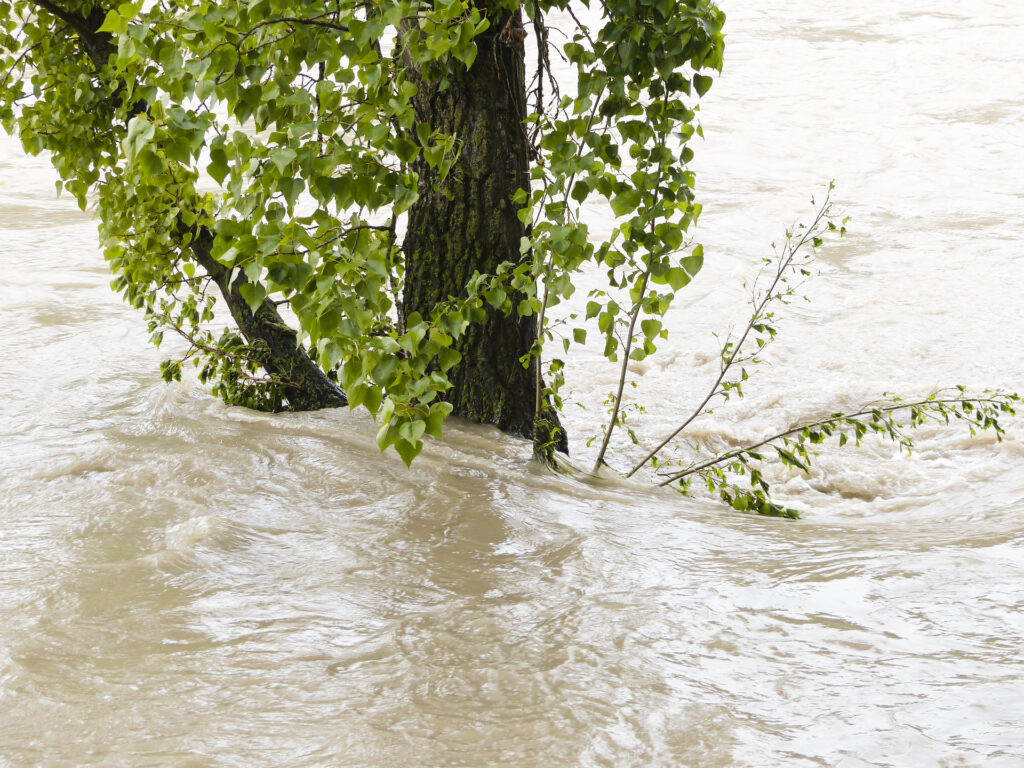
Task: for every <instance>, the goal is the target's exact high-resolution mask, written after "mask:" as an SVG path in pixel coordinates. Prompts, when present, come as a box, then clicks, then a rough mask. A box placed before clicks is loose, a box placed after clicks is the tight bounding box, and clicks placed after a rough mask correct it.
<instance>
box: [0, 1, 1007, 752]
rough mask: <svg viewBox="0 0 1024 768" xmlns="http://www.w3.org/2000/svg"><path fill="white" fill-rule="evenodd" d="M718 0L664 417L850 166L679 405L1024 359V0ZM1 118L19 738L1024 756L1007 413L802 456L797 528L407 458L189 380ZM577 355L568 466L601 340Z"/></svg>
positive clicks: (369, 430)
mask: <svg viewBox="0 0 1024 768" xmlns="http://www.w3.org/2000/svg"><path fill="white" fill-rule="evenodd" d="M724 7H725V10H726V11H727V12H728V13H729V26H728V33H729V48H728V55H727V71H726V75H725V76H724V77H723V78H722V79H721V80H720V81H719V82H718V83H717V84H716V86H715V88H714V89H712V92H711V94H710V95H709V97H708V98H707V99H706V101H705V105H704V108H703V112H702V114H703V116H704V117H703V119H704V125H705V130H706V133H707V141H706V142H705V143H703V144H701V145H699V146H698V147H697V151H698V159H697V166H698V171H699V177H698V179H699V183H700V188H701V195H702V199H703V201H704V202H705V204H706V207H705V216H704V219H703V221H702V227H701V237H702V239H703V241H704V242H705V243H706V247H707V253H708V265H707V267H706V268H705V271H704V273H703V274H702V275H701V278H700V280H698V281H697V282H696V283H695V284H694V285H692V286H690V287H689V288H688V289H687V298H689V299H690V300H691V305H690V306H689V307H682V306H681V307H680V309H679V311H678V312H677V313H676V314H675V315H674V317H673V323H672V325H673V327H674V328H676V329H678V330H677V333H676V335H675V337H674V340H673V342H672V344H671V346H670V348H669V349H667V350H666V352H665V354H664V355H663V356H661V357H660V358H659V357H656V358H654V359H653V361H652V362H651V363H650V365H648V366H647V367H645V368H644V369H643V370H638V371H637V372H638V374H640V388H639V393H640V397H641V398H642V399H643V400H644V401H645V402H646V403H647V404H648V405H649V406H650V411H649V413H648V415H647V416H646V417H645V421H644V422H642V430H641V435H646V436H647V437H648V438H649V439H652V440H653V438H654V437H655V436H656V435H658V436H660V435H661V433H663V432H664V431H665V430H666V429H670V428H671V426H672V425H673V422H675V421H676V420H677V418H678V415H679V414H680V413H681V412H683V411H684V410H685V409H686V407H687V406H688V405H689V406H690V407H692V405H693V403H694V401H695V399H697V398H699V396H700V395H701V394H702V393H703V390H704V389H705V388H706V387H707V386H708V376H709V374H711V373H712V372H713V371H714V366H715V361H714V340H713V339H712V338H711V336H710V333H711V331H713V330H720V329H723V328H727V327H728V325H729V323H730V322H731V321H733V320H734V319H736V320H738V319H739V318H741V317H742V312H743V311H744V304H743V301H744V294H743V291H742V289H741V287H740V283H741V282H742V280H743V278H744V277H746V276H748V275H750V274H751V271H752V270H753V269H754V267H755V266H756V264H757V261H758V259H759V257H760V256H761V255H763V254H765V253H766V249H767V245H768V243H769V242H770V241H771V240H772V239H773V238H776V237H778V235H779V233H780V231H781V229H782V228H783V227H784V226H785V224H787V223H788V222H790V221H792V220H793V218H794V217H796V216H797V215H798V214H799V213H801V212H805V211H807V210H808V207H807V205H806V203H807V200H808V198H809V197H810V196H811V195H812V194H813V193H814V192H815V191H818V190H820V185H821V184H822V183H824V182H826V181H827V180H828V179H830V178H834V179H836V180H837V182H838V184H839V188H838V195H839V199H840V200H841V202H842V203H843V205H844V207H845V208H846V210H847V211H848V212H849V214H850V215H851V216H852V217H853V221H852V223H851V235H850V236H849V237H848V238H847V239H846V240H844V241H843V242H841V243H840V244H839V245H835V246H831V247H829V248H828V249H827V250H826V251H825V252H824V253H823V255H822V257H821V260H820V263H819V266H820V268H821V272H822V274H821V276H820V277H818V278H816V279H815V280H814V281H813V282H812V283H810V284H808V286H807V290H806V292H807V293H808V295H809V296H810V298H811V299H812V302H811V303H809V304H804V303H802V302H801V303H800V304H799V305H798V306H795V307H794V309H793V311H792V313H791V314H790V316H789V318H788V319H787V320H785V321H783V322H782V324H781V334H780V340H779V342H778V343H777V345H776V346H775V347H774V348H773V350H772V353H771V358H772V359H773V361H774V365H773V366H772V367H771V368H770V369H767V370H766V371H764V372H763V373H762V374H760V375H759V376H758V377H756V378H755V380H754V381H752V382H751V383H750V385H749V386H748V391H749V392H750V394H749V395H748V397H747V398H746V399H745V400H743V401H740V402H738V403H730V404H729V405H728V406H724V407H721V408H718V409H717V410H716V413H715V414H714V415H713V416H711V417H707V418H705V419H704V420H703V421H701V422H699V423H698V424H697V425H696V429H695V433H696V434H697V435H698V436H700V437H701V438H703V439H707V440H711V441H719V442H720V443H722V444H724V443H725V442H727V441H736V440H744V439H749V438H754V437H757V436H758V435H761V434H763V433H764V432H766V431H767V430H770V429H773V428H778V427H779V426H782V425H785V424H787V423H788V422H790V421H792V420H794V419H797V418H801V417H806V416H810V415H814V414H817V413H820V412H821V411H822V410H823V409H825V410H830V409H831V408H832V407H833V405H839V406H843V407H852V406H855V405H857V404H859V403H861V402H863V401H866V400H870V399H871V398H873V397H876V396H878V395H879V394H881V393H882V392H883V391H885V390H898V391H901V392H905V393H908V394H915V393H927V392H928V391H931V390H932V389H933V388H934V387H936V386H938V385H941V384H951V383H961V382H962V383H967V384H972V385H980V386H1004V387H1010V388H1016V389H1018V390H1019V389H1021V388H1024V353H1022V351H1021V341H1020V339H1021V336H1022V334H1024V313H1022V311H1021V303H1020V284H1021V283H1020V277H1019V276H1020V270H1021V266H1022V265H1024V175H1022V174H1024V172H1022V168H1024V55H1022V54H1021V40H1024V10H1022V9H1021V6H1020V4H1019V2H1018V0H1007V1H1006V2H1000V1H999V0H982V1H981V2H977V3H964V2H962V1H961V0H927V1H926V0H900V1H899V2H895V3H894V2H883V1H882V0H867V1H866V2H865V1H863V0H861V1H858V2H853V1H852V0H841V2H825V1H824V0H805V2H797V3H795V2H792V1H791V0H787V1H786V2H783V1H782V0H768V1H767V2H765V1H764V0H761V1H759V2H753V1H752V0H735V2H726V3H725V6H724ZM0 152H2V154H0V178H2V180H3V183H2V186H0V228H2V231H3V241H2V246H0V306H2V307H3V309H4V313H3V322H2V324H0V393H2V395H0V397H2V401H0V403H2V404H0V409H2V410H0V765H4V766H23V765H48V766H78V765H102V766H118V765H126V766H129V765H130V766H138V765H159V766H164V765H168V766H221V765H230V766H256V765H260V766H264V765H265V766H270V765H273V766H372V767H389V766H422V767H424V768H426V767H427V766H470V767H476V766H514V767H516V768H529V767H531V766H537V767H538V768H550V767H551V766H609V767H611V766H615V767H619V766H636V767H637V768H645V767H647V766H665V767H670V766H695V767H696V766H699V767H701V768H706V767H707V768H714V767H719V766H720V767H723V768H724V767H727V766H730V767H731V766H774V765H785V766H843V767H844V768H846V767H851V768H852V767H854V766H899V767H903V766H925V767H927V766H985V767H986V768H1001V767H1006V766H1024V588H1022V587H1024V522H1022V521H1021V514H1022V513H1024V470H1022V467H1024V442H1022V435H1024V420H1022V421H1020V422H1018V423H1017V424H1016V425H1013V426H1012V428H1011V435H1010V437H1009V439H1008V440H1007V441H1006V442H1004V443H1003V444H1001V445H997V444H995V443H994V442H993V441H992V440H991V439H990V438H988V437H981V438H978V439H975V440H970V439H968V437H967V435H966V434H965V433H961V432H959V431H950V432H940V431H932V432H929V433H926V435H925V438H927V439H924V440H923V442H922V443H921V444H920V450H919V451H918V452H916V453H915V455H914V456H913V457H910V458H908V457H906V456H900V455H899V454H898V453H897V452H896V451H895V450H894V449H893V447H892V446H890V445H888V444H882V445H879V444H871V445H869V446H867V447H865V448H864V449H863V450H861V451H859V452H858V451H849V450H845V451H843V452H842V453H831V452H830V453H826V454H825V455H823V456H822V457H821V460H820V466H819V471H818V472H816V473H815V474H814V475H813V476H812V477H810V478H808V477H806V476H804V475H801V474H798V473H780V474H777V475H776V481H777V485H778V488H779V490H780V491H781V492H782V493H783V494H784V499H785V501H787V502H788V503H790V504H793V505H796V506H799V507H800V508H801V509H803V510H805V519H804V520H802V521H798V522H782V521H775V520H765V519H760V518H754V517H749V516H744V515H739V514H735V513H730V512H728V511H723V510H721V509H720V508H719V507H717V506H714V505H712V504H709V503H705V502H702V501H688V500H685V499H681V498H679V497H677V496H675V495H674V494H673V493H671V492H660V491H656V490H652V489H650V488H649V487H648V485H647V484H646V481H642V482H639V483H633V482H628V483H627V482H621V481H612V480H602V481H600V482H596V483H584V482H579V481H574V480H571V479H567V478H563V477H557V476H552V475H549V474H547V473H545V472H543V471H541V470H540V469H538V467H537V466H535V465H534V464H532V463H531V462H530V460H529V451H528V449H527V448H526V447H525V446H524V445H522V444H521V443H519V442H517V441H514V440H511V439H508V438H506V437H503V436H502V435H500V434H498V433H497V432H495V431H493V430H490V429H486V428H478V427H471V426H466V425H458V424H452V425H451V426H450V427H449V429H448V430H447V435H448V439H447V441H446V442H445V443H444V444H431V445H429V446H428V447H427V449H426V450H425V451H424V454H423V456H422V457H421V458H420V459H419V460H418V461H417V462H416V464H415V465H414V467H413V469H412V470H411V471H407V470H405V469H404V468H403V467H402V466H401V464H400V462H399V461H398V460H397V458H395V457H394V456H392V455H387V456H384V457H381V456H380V455H379V454H378V453H377V450H376V448H375V446H374V439H373V438H374V428H373V426H372V424H370V423H369V421H368V419H366V418H364V417H363V416H362V415H360V414H350V413H347V412H326V413H315V414H302V415H282V416H268V415H261V414H257V413H252V412H248V411H244V410H240V409H229V408H225V407H224V406H222V405H220V404H218V403H217V402H215V401H214V400H213V399H212V398H211V397H209V396H208V395H207V394H205V393H204V392H203V391H202V390H201V389H200V388H199V387H198V386H196V385H195V384H192V383H183V384H180V385H173V386H165V385H164V384H163V383H162V382H161V381H160V380H159V376H158V373H157V362H158V361H159V359H160V353H159V352H158V351H156V350H154V349H152V348H151V347H149V346H148V344H147V342H146V338H145V330H144V327H143V326H142V323H141V322H140V317H139V316H138V315H137V314H135V313H134V312H132V311H131V310H129V309H127V308H126V307H124V306H123V305H122V304H121V303H120V302H119V300H118V299H117V297H115V296H114V295H113V294H112V293H111V292H110V291H109V289H108V287H107V282H108V280H109V275H108V274H107V273H106V270H105V266H104V264H103V261H102V258H101V257H100V255H99V254H98V250H97V248H96V245H95V241H96V240H95V229H94V224H93V222H92V221H91V220H90V219H89V217H88V216H87V215H84V214H81V213H79V212H78V211H77V209H76V208H75V207H74V203H73V202H72V201H70V200H69V199H67V198H64V199H60V200H58V199H55V198H54V195H53V182H52V174H51V172H50V171H49V169H48V166H47V164H46V161H45V160H43V159H26V158H24V157H23V156H22V155H21V153H20V152H19V151H18V149H17V147H16V145H15V143H14V142H3V143H0ZM579 365H580V366H582V368H581V372H579V373H577V375H576V376H575V378H574V379H573V380H572V381H571V382H570V383H571V384H573V385H574V392H575V395H576V396H577V398H578V399H579V400H580V401H581V402H583V403H586V404H589V405H590V410H588V411H579V412H578V413H577V411H576V409H573V411H572V413H573V414H574V415H572V416H571V419H572V421H571V424H570V426H571V427H572V429H573V431H574V438H575V440H574V444H573V449H574V452H575V454H576V455H577V456H578V457H580V461H581V462H584V463H585V460H586V457H587V456H589V455H591V454H590V453H588V449H587V448H586V447H585V445H584V441H585V439H586V437H587V436H589V435H591V434H593V433H595V432H596V431H597V423H598V421H597V420H598V413H599V412H598V409H597V408H596V407H595V406H594V403H595V401H597V400H599V399H600V398H601V397H603V395H604V393H606V392H607V391H608V390H609V389H610V387H611V385H612V382H613V378H614V372H613V371H612V370H609V369H606V368H605V367H604V366H600V365H599V364H598V363H597V362H596V360H594V359H593V358H592V357H588V356H587V355H586V354H582V355H581V356H580V361H579ZM622 463H623V464H625V462H624V461H623V462H622Z"/></svg>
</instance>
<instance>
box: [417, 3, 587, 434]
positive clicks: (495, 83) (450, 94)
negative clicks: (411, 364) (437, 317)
mask: <svg viewBox="0 0 1024 768" xmlns="http://www.w3.org/2000/svg"><path fill="white" fill-rule="evenodd" d="M525 37H526V33H525V31H524V30H523V27H522V23H521V17H520V14H519V13H518V12H516V13H509V12H508V11H504V10H502V11H495V10H492V11H491V26H490V28H488V29H487V30H486V31H485V32H484V33H482V34H481V35H479V36H477V37H476V38H475V42H476V44H477V57H476V60H475V61H474V63H473V65H472V67H470V68H469V70H468V71H466V70H465V69H461V68H457V69H459V70H460V71H458V72H456V73H454V74H450V75H449V77H448V81H449V82H448V87H447V88H445V89H443V90H442V88H441V87H440V84H439V83H438V82H433V81H431V80H429V79H427V78H421V79H420V81H419V82H418V86H419V93H418V94H417V96H416V97H415V99H414V107H415V109H416V118H417V120H419V121H421V122H425V123H427V124H428V125H430V126H431V127H433V128H434V129H435V130H439V131H441V132H443V133H446V134H449V135H454V136H456V137H457V138H458V139H459V141H460V142H461V153H460V155H459V158H458V160H457V161H456V162H455V164H454V165H453V166H452V168H451V170H450V172H449V173H448V175H447V176H446V177H445V178H443V179H442V178H441V175H440V172H439V170H438V169H436V168H431V167H429V165H428V164H427V163H426V162H425V161H422V160H420V161H419V163H418V165H417V166H416V171H417V172H418V173H419V190H418V191H419V199H418V200H417V201H416V203H415V204H414V205H413V206H412V208H411V209H410V211H409V222H408V228H407V230H406V237H405V242H404V245H403V250H404V255H405V290H404V293H403V296H402V310H403V312H404V315H405V316H409V315H410V314H411V313H413V312H418V313H419V314H420V315H421V316H422V317H429V316H430V312H431V310H432V309H433V308H434V306H435V305H436V304H437V303H438V302H442V301H445V300H446V299H447V298H448V297H449V296H460V295H461V294H463V292H464V288H465V285H466V283H467V282H468V281H469V279H470V278H471V277H472V276H473V273H474V271H479V272H480V273H481V274H488V273H492V274H493V273H494V271H495V270H496V268H497V266H498V265H499V264H501V263H502V262H513V263H515V262H517V261H519V260H520V259H521V258H522V256H521V255H520V251H519V245H520V240H521V238H522V237H523V236H524V235H525V234H527V232H526V227H525V225H524V224H523V223H522V222H521V221H520V220H519V217H518V216H517V209H518V206H517V205H516V204H515V203H514V202H513V199H512V198H513V195H514V194H515V192H516V190H518V189H526V190H528V189H529V188H530V170H529V161H530V157H529V153H530V148H529V143H528V141H527V137H526V132H525V129H524V126H523V118H524V117H525V116H526V113H527V109H526V88H525V82H524V77H525V70H524V62H523V57H524V46H523V39H524V38H525ZM511 298H512V307H513V311H512V313H511V314H510V315H507V316H506V315H504V314H503V313H501V312H499V311H496V310H494V309H492V308H491V307H489V306H488V307H487V320H486V322H484V323H480V324H475V325H473V326H471V327H470V328H469V329H468V330H467V332H466V333H465V334H464V335H463V337H462V338H461V339H459V340H458V342H457V347H456V348H457V349H458V351H459V352H461V353H462V360H461V362H459V363H458V365H456V366H455V367H454V368H452V369H451V370H450V371H449V372H448V376H449V379H450V380H451V382H452V388H451V389H450V390H449V391H448V392H447V393H446V394H445V399H446V400H448V401H449V402H450V403H451V404H452V405H453V406H454V411H453V412H454V413H455V414H456V415H459V416H463V417H466V418H468V419H470V420H472V421H476V422H481V423H485V424H494V425H496V426H497V427H498V428H500V429H502V430H503V431H505V432H509V433H511V434H515V435H520V436H522V437H526V438H529V439H533V440H534V442H535V445H538V446H540V445H548V446H552V445H553V446H554V447H555V448H557V449H558V450H561V451H563V452H564V451H567V444H566V438H565V432H564V430H562V429H561V426H560V424H559V422H558V417H557V414H556V413H555V412H554V410H553V409H552V408H551V407H550V406H549V405H547V404H546V403H545V404H544V407H543V418H542V419H540V420H539V421H540V422H541V423H540V424H538V425H536V429H535V424H534V413H535V404H536V388H537V383H538V380H539V377H538V375H537V368H536V366H537V362H536V359H535V358H530V363H529V365H528V366H527V367H524V366H523V364H522V363H521V362H520V358H522V357H523V356H525V355H527V354H528V353H529V352H530V349H531V347H532V346H533V344H534V342H535V341H536V339H537V321H536V318H535V317H534V316H530V317H519V316H518V314H517V313H516V311H515V308H516V307H517V306H518V304H519V301H520V299H521V298H522V296H518V295H513V296H512V297H511Z"/></svg>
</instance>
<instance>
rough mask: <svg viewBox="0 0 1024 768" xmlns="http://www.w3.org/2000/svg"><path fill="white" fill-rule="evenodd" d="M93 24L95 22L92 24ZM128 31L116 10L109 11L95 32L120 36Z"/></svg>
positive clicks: (124, 21) (126, 23) (126, 24)
mask: <svg viewBox="0 0 1024 768" xmlns="http://www.w3.org/2000/svg"><path fill="white" fill-rule="evenodd" d="M94 23H95V22H94ZM127 29H128V22H127V21H126V20H125V19H123V18H122V17H121V14H119V13H118V12H117V11H116V10H115V11H109V12H108V13H107V16H106V18H105V19H103V23H102V24H101V25H100V27H99V29H97V30H96V31H97V32H109V33H110V34H112V35H120V34H122V33H124V32H126V31H127Z"/></svg>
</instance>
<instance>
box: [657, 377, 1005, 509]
mask: <svg viewBox="0 0 1024 768" xmlns="http://www.w3.org/2000/svg"><path fill="white" fill-rule="evenodd" d="M955 392H956V395H950V396H940V395H941V394H942V393H938V392H937V393H935V394H933V395H931V396H929V397H926V398H924V399H921V400H916V401H913V402H906V401H904V400H901V399H900V398H895V397H894V398H892V399H891V400H889V401H887V402H886V403H885V404H884V405H883V404H880V405H873V406H865V407H864V408H862V409H860V410H858V411H856V412H854V413H833V414H831V415H830V416H828V417H826V418H823V419H818V420H816V421H811V422H807V423H804V424H800V425H798V426H795V427H790V428H789V429H785V430H783V431H781V432H779V433H777V434H774V435H772V436H770V437H766V438H764V439H762V440H759V441H757V442H756V443H753V444H751V445H748V446H744V447H743V448H736V449H733V450H729V451H726V452H724V453H721V454H719V455H717V456H715V457H713V458H711V459H708V460H707V461H703V462H700V463H695V464H691V465H690V466H689V467H686V468H685V469H683V470H681V471H679V472H675V473H673V474H671V475H669V477H668V478H666V479H665V480H663V481H662V482H661V483H659V485H662V486H665V485H669V484H670V483H675V482H680V481H682V482H683V483H684V484H685V483H686V482H688V481H689V480H688V479H689V478H690V477H691V476H694V475H696V476H700V477H703V478H704V480H705V481H707V482H708V485H709V488H712V489H713V490H715V489H717V490H719V491H723V490H725V483H724V480H725V478H724V474H725V472H730V473H732V474H739V475H743V474H749V475H750V484H751V486H753V487H755V488H756V489H759V491H760V492H763V493H767V492H768V484H767V482H765V480H764V478H763V476H762V475H761V473H760V471H758V470H757V469H755V468H753V467H750V466H749V462H750V461H756V462H764V461H765V456H764V455H763V454H761V453H760V452H759V451H760V449H761V448H763V447H765V446H771V447H772V448H774V450H775V451H776V453H777V455H778V457H779V459H780V460H781V461H782V463H783V464H784V465H786V466H788V467H794V468H797V469H802V470H803V471H804V472H808V473H809V472H810V466H811V453H810V451H809V450H808V445H819V444H822V443H824V442H825V441H826V440H827V439H828V438H830V437H832V436H833V435H835V436H837V437H838V442H839V445H841V446H842V445H845V444H846V443H847V442H849V440H850V437H851V436H852V437H853V440H854V442H855V444H857V445H859V444H860V442H861V440H862V439H863V438H864V437H865V436H866V435H867V434H868V433H874V434H878V435H882V436H883V437H885V438H887V439H889V440H892V441H893V442H895V443H897V444H899V446H900V449H901V450H902V449H906V450H907V452H908V453H909V452H910V451H911V449H912V448H913V447H914V441H913V439H912V438H911V437H910V436H908V435H907V433H906V430H907V429H908V428H916V427H920V426H922V425H924V424H927V423H945V424H949V423H950V419H951V418H953V419H959V420H962V421H964V422H966V424H967V425H968V428H969V429H970V431H971V434H972V435H973V434H975V433H976V432H977V431H978V430H981V431H984V430H988V429H991V430H993V432H994V433H995V435H996V440H998V441H1001V440H1002V437H1003V434H1004V429H1003V427H1002V425H1000V423H999V416H1000V415H1003V414H1005V415H1009V416H1013V415H1015V411H1014V404H1015V403H1019V402H1020V399H1021V398H1020V396H1019V395H1016V394H1014V393H1005V392H992V391H986V392H984V393H983V394H981V395H970V394H969V393H968V392H967V390H966V388H965V387H957V388H956V390H955ZM901 412H909V418H907V419H905V420H903V421H900V420H897V416H896V414H899V413H901ZM758 496H759V497H761V498H762V499H764V498H765V497H764V496H762V495H761V493H758ZM723 498H725V497H724V496H723ZM726 500H727V501H731V499H726Z"/></svg>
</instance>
